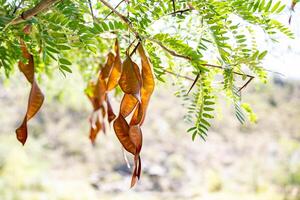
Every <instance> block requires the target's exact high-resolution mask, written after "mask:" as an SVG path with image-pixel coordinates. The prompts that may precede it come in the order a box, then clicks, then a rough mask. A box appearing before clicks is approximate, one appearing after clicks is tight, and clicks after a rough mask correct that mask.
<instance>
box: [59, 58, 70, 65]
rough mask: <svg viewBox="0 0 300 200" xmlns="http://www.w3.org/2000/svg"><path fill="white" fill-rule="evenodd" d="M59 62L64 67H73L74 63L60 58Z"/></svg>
mask: <svg viewBox="0 0 300 200" xmlns="http://www.w3.org/2000/svg"><path fill="white" fill-rule="evenodd" d="M58 61H59V62H60V63H61V64H64V65H72V63H71V62H70V61H68V60H67V59H65V58H60V59H59V60H58Z"/></svg>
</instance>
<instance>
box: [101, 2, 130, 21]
mask: <svg viewBox="0 0 300 200" xmlns="http://www.w3.org/2000/svg"><path fill="white" fill-rule="evenodd" d="M124 1H125V0H122V1H120V2H119V3H118V5H116V7H115V9H117V8H118V7H119V6H120V5H121V4H122V3H123V2H124ZM112 13H113V11H111V12H110V13H109V14H108V15H106V16H105V17H104V20H106V19H107V18H108V17H109V16H110V15H111V14H112Z"/></svg>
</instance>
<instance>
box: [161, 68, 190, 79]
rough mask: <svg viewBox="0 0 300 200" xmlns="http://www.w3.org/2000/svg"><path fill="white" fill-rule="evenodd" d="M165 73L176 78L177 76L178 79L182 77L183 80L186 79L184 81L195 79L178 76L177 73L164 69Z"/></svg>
mask: <svg viewBox="0 0 300 200" xmlns="http://www.w3.org/2000/svg"><path fill="white" fill-rule="evenodd" d="M163 71H164V72H166V73H168V74H171V75H174V76H177V77H181V78H184V79H186V80H189V81H194V79H192V78H191V77H188V76H184V75H180V74H176V73H174V72H172V71H169V70H166V69H164V70H163Z"/></svg>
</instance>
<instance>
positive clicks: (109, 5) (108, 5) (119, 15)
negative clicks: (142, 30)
mask: <svg viewBox="0 0 300 200" xmlns="http://www.w3.org/2000/svg"><path fill="white" fill-rule="evenodd" d="M99 1H101V2H102V3H103V4H104V5H105V6H106V7H108V8H109V9H110V10H111V11H112V12H113V13H115V14H116V15H117V16H118V17H119V18H120V19H121V20H122V21H123V22H124V23H126V24H127V25H128V28H129V29H130V31H131V32H133V33H134V35H135V36H136V37H137V38H140V36H139V34H138V32H137V31H136V30H135V29H134V27H133V26H132V24H131V22H130V21H129V20H128V19H127V18H126V17H125V16H124V15H122V14H121V13H120V12H119V11H117V10H116V9H115V8H114V7H113V6H112V5H111V4H110V3H108V2H106V1H105V0H99Z"/></svg>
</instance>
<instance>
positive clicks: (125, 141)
mask: <svg viewBox="0 0 300 200" xmlns="http://www.w3.org/2000/svg"><path fill="white" fill-rule="evenodd" d="M114 130H115V133H116V135H117V137H118V139H119V141H120V142H121V144H122V145H123V147H124V149H126V151H128V152H130V153H132V154H133V155H135V154H136V147H135V145H134V143H133V142H132V141H131V139H130V137H129V125H128V123H127V121H126V120H125V118H124V117H123V116H122V115H119V116H118V118H117V119H116V120H115V121H114Z"/></svg>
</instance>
